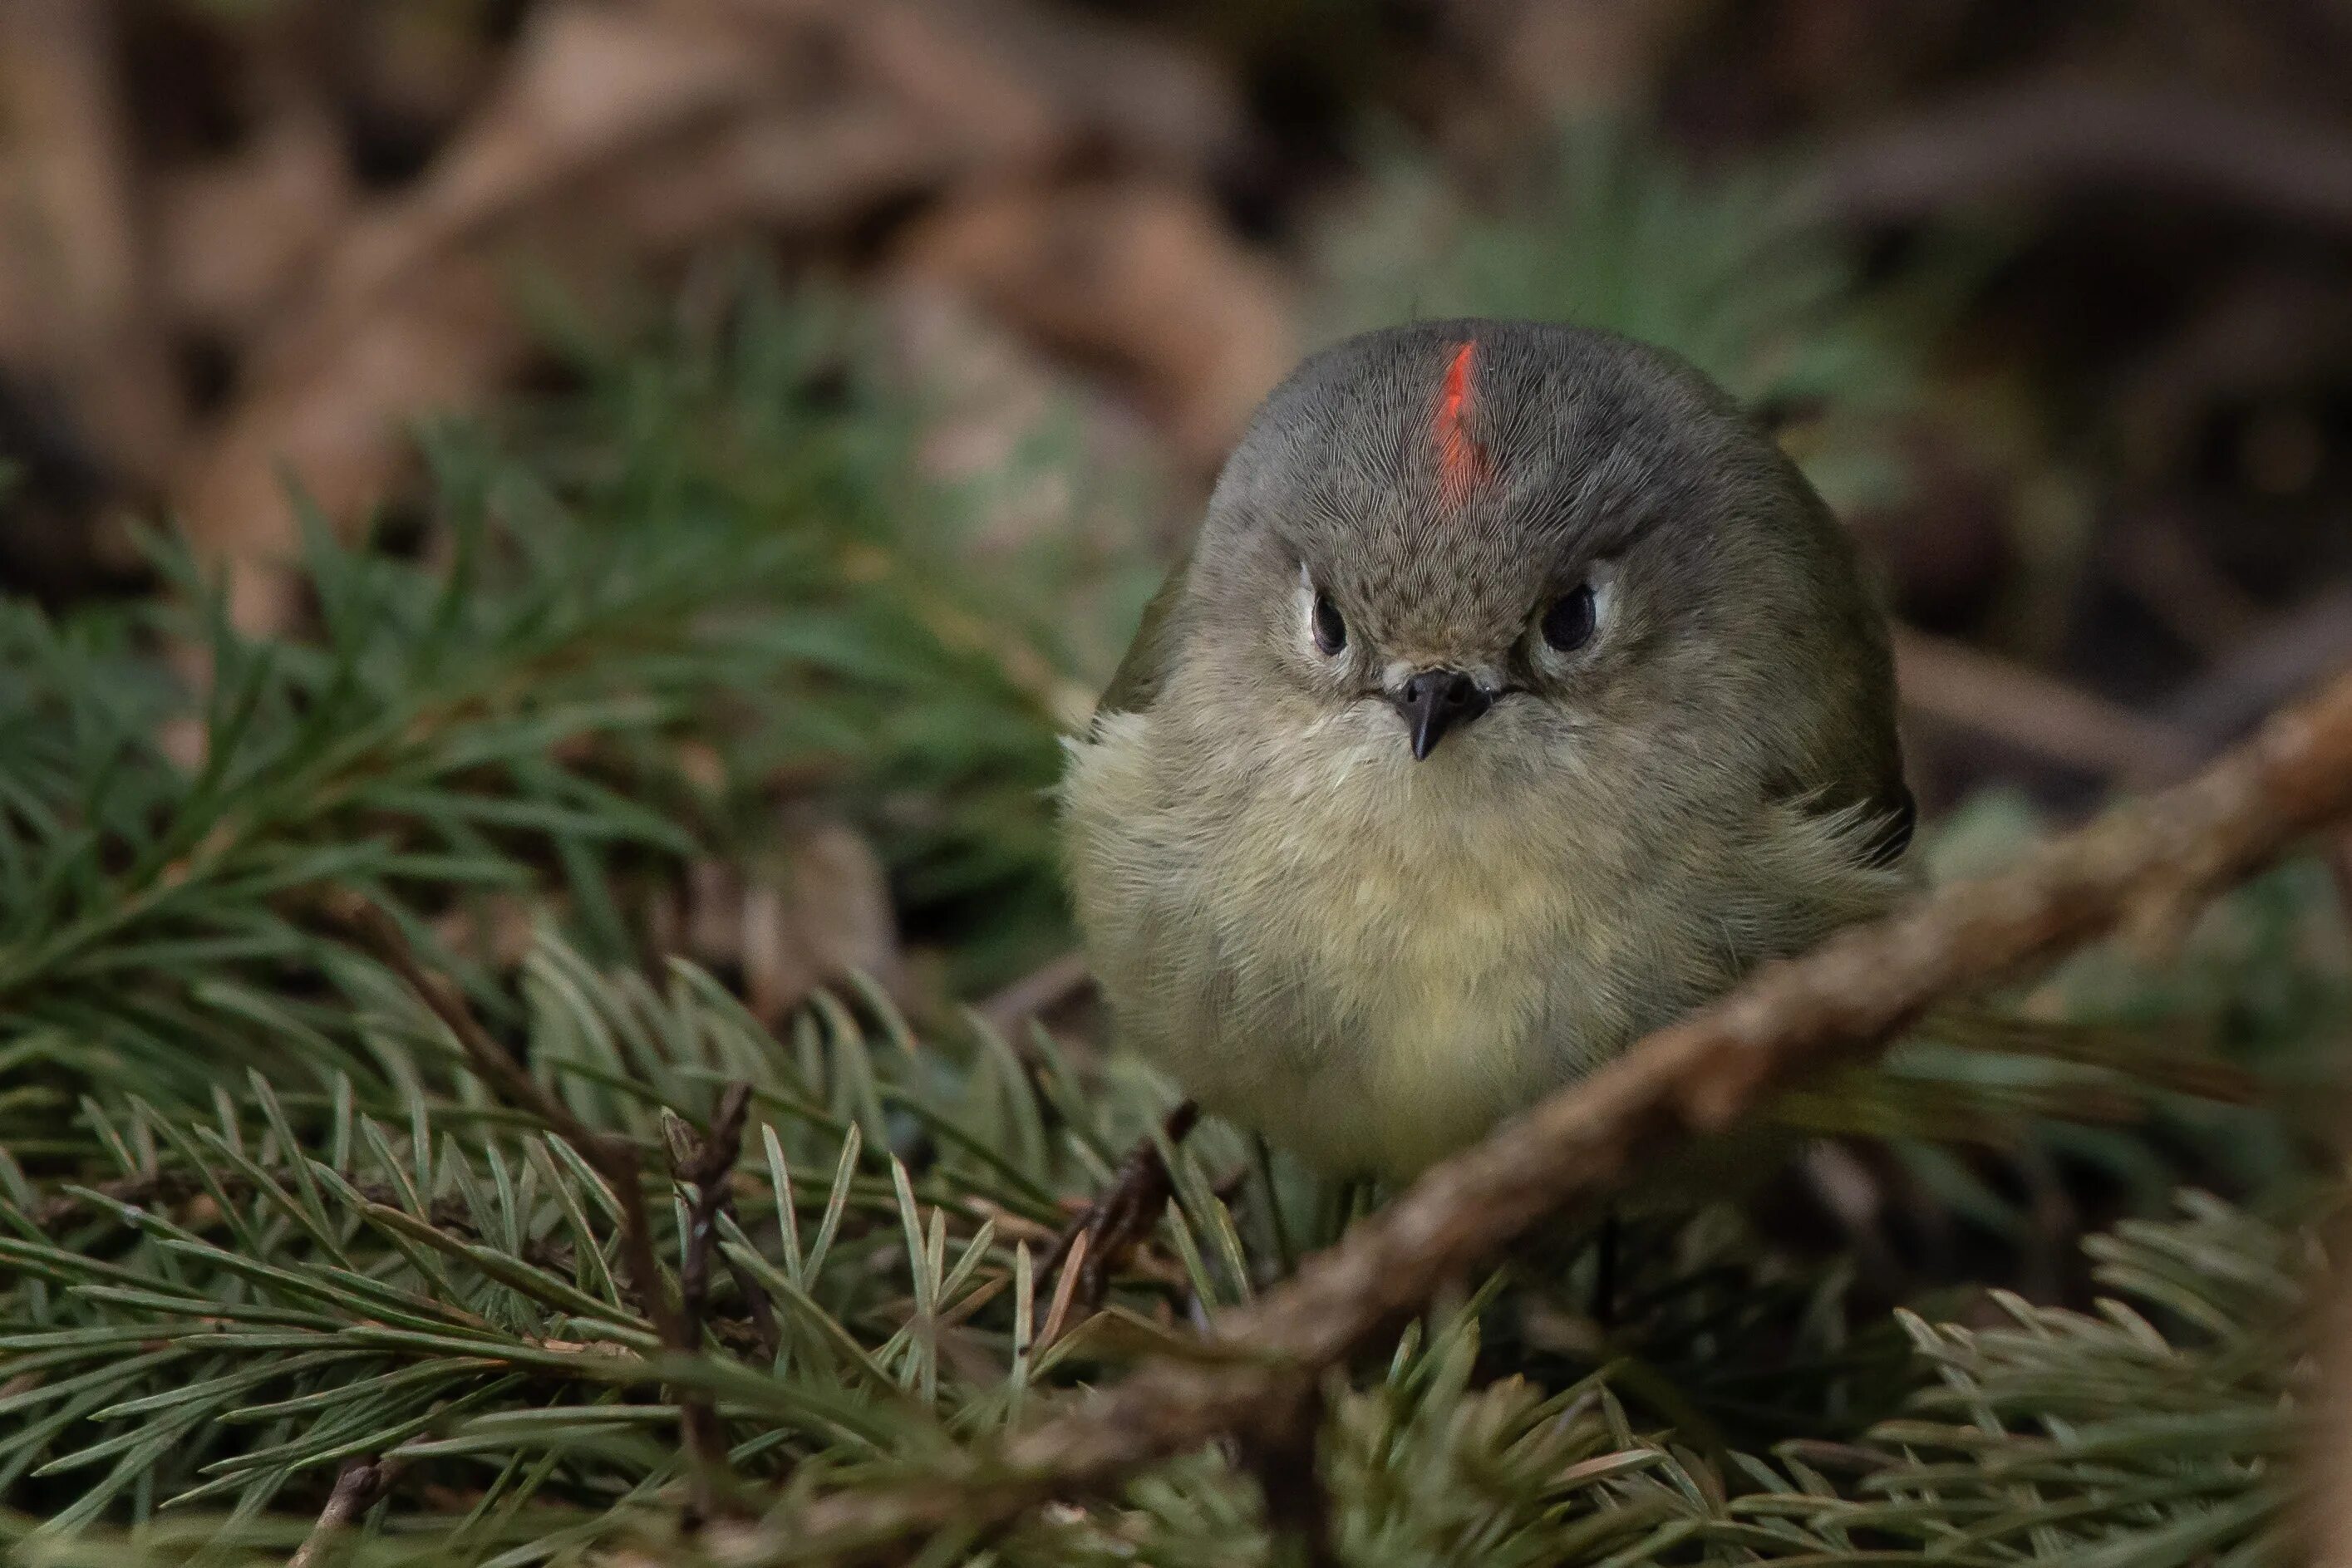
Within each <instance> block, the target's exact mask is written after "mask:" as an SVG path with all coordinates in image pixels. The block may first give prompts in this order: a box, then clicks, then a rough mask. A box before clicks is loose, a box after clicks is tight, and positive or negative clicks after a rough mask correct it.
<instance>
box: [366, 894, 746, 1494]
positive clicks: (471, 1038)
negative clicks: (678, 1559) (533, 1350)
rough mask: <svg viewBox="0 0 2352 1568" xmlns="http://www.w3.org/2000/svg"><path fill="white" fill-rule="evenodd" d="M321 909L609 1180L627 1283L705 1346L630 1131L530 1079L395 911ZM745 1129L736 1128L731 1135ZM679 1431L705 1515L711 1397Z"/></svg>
mask: <svg viewBox="0 0 2352 1568" xmlns="http://www.w3.org/2000/svg"><path fill="white" fill-rule="evenodd" d="M325 907H326V915H327V917H328V918H329V919H330V920H331V921H332V922H333V923H334V924H335V925H338V926H340V927H341V929H342V930H343V932H344V933H345V934H346V935H347V936H349V937H351V939H352V940H353V941H354V942H356V943H357V944H358V945H359V946H362V947H364V948H366V949H367V950H368V951H369V952H371V953H373V955H375V956H376V957H377V958H379V959H381V960H382V961H383V964H384V965H385V966H386V967H388V968H390V969H391V970H392V971H393V973H394V974H395V975H397V976H399V977H400V979H401V981H402V983H403V984H404V985H406V986H407V987H408V988H409V989H410V990H411V991H413V992H414V993H415V995H416V997H417V999H418V1000H420V1001H422V1002H423V1003H424V1004H425V1007H426V1008H427V1009H430V1010H431V1011H432V1013H433V1015H434V1016H435V1017H436V1018H437V1019H440V1020H441V1022H442V1023H443V1024H444V1025H445V1026H446V1028H447V1029H448V1030H449V1032H450V1034H451V1035H452V1036H454V1037H455V1038H456V1039H457V1043H458V1044H459V1045H460V1046H461V1047H463V1048H464V1050H465V1052H466V1059H467V1061H468V1062H469V1063H471V1065H472V1066H473V1069H474V1071H476V1072H478V1073H479V1074H480V1075H481V1076H482V1078H483V1080H484V1081H485V1082H488V1084H489V1085H490V1087H491V1088H492V1089H493V1090H495V1091H496V1092H498V1093H499V1095H500V1096H501V1097H502V1098H503V1099H505V1100H506V1101H507V1102H508V1103H509V1104H511V1105H514V1106H516V1107H517V1108H518V1109H520V1110H523V1111H527V1112H529V1113H530V1114H532V1115H534V1116H536V1117H538V1118H539V1119H540V1120H541V1121H542V1122H544V1123H545V1124H547V1125H548V1126H549V1127H551V1128H552V1129H553V1130H554V1131H555V1133H556V1134H557V1135H558V1136H559V1137H561V1138H562V1139H563V1140H564V1141H565V1142H566V1143H568V1144H570V1145H572V1147H573V1148H575V1149H578V1150H579V1151H580V1156H581V1158H583V1159H584V1160H586V1161H587V1162H588V1164H589V1166H591V1167H592V1168H593V1170H594V1171H595V1172H596V1174H597V1175H598V1176H602V1177H604V1181H605V1184H606V1185H607V1186H611V1187H612V1189H613V1196H614V1199H615V1200H616V1201H617V1202H618V1203H619V1205H620V1207H621V1258H622V1261H623V1263H624V1265H625V1268H626V1270H627V1271H628V1277H629V1286H630V1289H631V1290H632V1291H635V1294H636V1296H637V1299H638V1303H639V1305H640V1306H642V1307H643V1308H644V1310H645V1313H646V1317H648V1318H650V1319H651V1320H652V1321H653V1325H654V1332H655V1333H656V1335H657V1336H658V1337H659V1338H660V1340H661V1343H662V1345H663V1347H664V1348H665V1349H667V1350H668V1351H670V1352H672V1353H673V1354H678V1355H688V1356H691V1355H698V1354H701V1350H702V1335H701V1329H700V1325H699V1323H698V1322H694V1323H690V1322H689V1321H688V1315H687V1312H686V1311H685V1309H684V1307H683V1306H682V1305H681V1303H680V1302H679V1301H678V1300H677V1298H676V1297H674V1296H672V1295H671V1294H670V1290H669V1284H668V1281H667V1280H665V1279H664V1278H663V1276H662V1270H661V1263H660V1261H659V1259H658V1256H657V1254H656V1251H655V1248H654V1233H653V1220H652V1218H651V1217H650V1216H649V1215H648V1214H647V1213H646V1186H645V1168H644V1166H643V1163H642V1162H641V1161H640V1159H639V1158H638V1155H637V1150H636V1146H635V1145H634V1144H632V1143H631V1142H630V1141H629V1140H628V1139H627V1138H625V1137H622V1136H619V1135H617V1134H611V1133H600V1132H598V1131H596V1130H595V1129H594V1128H593V1127H591V1126H589V1125H588V1124H586V1123H585V1122H583V1121H582V1120H581V1119H580V1118H579V1117H578V1116H576V1115H574V1114H573V1113H572V1107H570V1106H569V1105H566V1104H565V1103H563V1099H562V1096H561V1095H559V1094H557V1093H556V1092H554V1091H553V1090H551V1089H550V1088H549V1087H548V1086H547V1085H545V1084H543V1083H541V1082H540V1081H539V1080H538V1079H536V1078H533V1077H532V1076H531V1075H530V1072H528V1071H525V1070H524V1068H523V1065H522V1063H521V1062H520V1061H516V1060H515V1059H514V1057H513V1055H512V1054H511V1053H510V1052H509V1051H507V1049H506V1048H505V1047H504V1046H502V1045H500V1044H499V1042H498V1040H496V1039H495V1038H494V1037H493V1036H492V1035H491V1034H490V1032H489V1030H487V1029H485V1028H484V1027H483V1026H482V1021H481V1019H478V1018H476V1017H475V1016H474V1009H472V1008H471V1007H470V1006H468V1005H467V1001H466V998H465V994H464V993H463V992H461V991H460V990H458V988H457V986H456V985H455V984H454V983H453V982H452V981H451V980H450V979H449V978H448V977H447V976H446V975H441V974H436V973H435V972H434V971H433V970H431V969H428V968H426V967H425V965H424V962H423V961H422V960H421V959H419V958H418V957H417V956H416V949H415V947H414V946H411V945H410V943H409V940H408V938H407V936H406V935H404V933H403V932H402V931H401V929H400V927H399V926H398V925H394V923H393V920H392V917H391V916H389V915H386V914H384V912H383V910H382V909H379V908H378V907H376V906H375V905H374V904H371V903H369V902H368V901H367V900H366V899H364V898H361V897H359V896H358V895H357V894H350V893H336V894H331V895H330V896H329V897H328V898H327V900H326V904H325ZM740 1136H741V1128H740V1124H739V1125H738V1127H737V1137H738V1138H739V1139H740ZM678 1433H679V1437H680V1438H681V1440H682V1442H683V1445H684V1448H685V1450H686V1461H687V1471H688V1477H689V1479H690V1481H691V1484H692V1488H693V1511H694V1514H695V1516H696V1517H697V1518H698V1519H702V1518H709V1516H710V1514H711V1512H712V1511H714V1510H715V1509H716V1507H717V1506H718V1504H719V1497H718V1490H719V1481H720V1479H721V1478H723V1477H724V1475H725V1474H726V1469H727V1441H726V1435H725V1433H723V1432H722V1431H720V1429H719V1416H718V1412H717V1411H716V1410H715V1409H714V1408H713V1407H712V1406H711V1403H710V1400H709V1396H706V1395H701V1394H696V1393H688V1392H687V1391H684V1390H681V1391H679V1394H678Z"/></svg>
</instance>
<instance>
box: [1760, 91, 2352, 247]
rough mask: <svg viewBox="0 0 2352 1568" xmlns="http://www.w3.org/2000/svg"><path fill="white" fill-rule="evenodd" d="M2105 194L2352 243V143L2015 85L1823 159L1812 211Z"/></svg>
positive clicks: (1882, 128) (1814, 180)
mask: <svg viewBox="0 0 2352 1568" xmlns="http://www.w3.org/2000/svg"><path fill="white" fill-rule="evenodd" d="M2095 187H2103V188H2105V189H2109V190H2123V191H2128V192H2132V193H2147V194H2148V195H2151V196H2156V197H2159V198H2162V199H2165V200H2168V201H2169V202H2171V203H2173V204H2176V205H2178V204H2180V203H2181V202H2183V201H2190V200H2201V201H2203V202H2207V203H2210V204H2214V205H2216V206H2221V207H2230V208H2235V209H2237V210H2240V211H2242V212H2247V213H2252V214H2255V215H2257V216H2260V217H2265V218H2273V219H2278V220H2283V221H2285V222H2289V223H2296V224H2301V225H2305V227H2308V228H2310V229H2313V230H2315V231H2317V232H2319V233H2322V234H2327V235H2346V234H2352V137H2347V136H2346V135H2345V134H2344V133H2343V132H2342V131H2341V130H2340V129H2339V128H2337V127H2336V126H2335V125H2333V124H2330V123H2327V122H2326V121H2324V120H2318V119H2315V118H2312V117H2307V116H2303V117H2298V116H2289V115H2284V114H2281V113H2278V112H2276V111H2274V110H2271V109H2269V108H2267V107H2261V106H2245V105H2239V104H2231V103H2225V102H2220V101H2216V100H2214V99H2207V98H2201V97H2196V96H2192V95H2188V94H2179V93H2167V92H2145V91H2135V90H2107V89H2096V88H2092V87H2086V86H2084V85H2081V84H2078V83H2073V82H2063V81H2040V82H2014V83H2010V84H2007V85H2004V86H2000V87H1995V88H1990V89H1986V90H1984V91H1982V92H1979V93H1977V94H1975V95H1973V96H1970V97H1967V98H1961V99H1954V100H1952V101H1950V102H1948V103H1947V104H1944V105H1942V106H1941V107H1939V108H1936V109H1932V110H1927V111H1925V112H1923V113H1920V114H1917V115H1915V116H1913V117H1911V118H1908V119H1904V120H1894V121H1891V122H1888V123H1885V124H1880V125H1874V126H1871V127H1869V128H1868V129H1867V130H1866V131H1864V133H1863V134H1862V135H1860V136H1858V137H1856V138H1854V139H1853V141H1852V142H1850V143H1848V144H1847V145H1845V146H1843V147H1838V148H1832V149H1830V150H1829V151H1828V152H1825V153H1824V154H1823V155H1822V158H1821V159H1820V160H1819V162H1818V167H1817V169H1816V171H1815V172H1814V173H1813V175H1812V176H1811V183H1810V185H1809V188H1808V189H1807V191H1806V192H1805V196H1806V198H1807V201H1806V205H1807V207H1808V208H1809V210H1810V211H1811V212H1813V213H1816V214H1821V215H1822V216H1825V217H1830V218H1835V219H1843V220H1844V221H1847V222H1857V223H1886V222H1896V221H1906V220H1910V219H1915V218H1918V217H1922V216H1933V215H1938V214H1944V213H1947V212H1949V211H1950V210H1952V209H1953V208H1955V207H1958V206H1960V205H1962V204H1967V203H1969V202H1975V201H1985V200H1999V199H2004V198H2008V199H2014V198H2017V197H2020V196H2023V197H2027V198H2033V197H2043V198H2047V197H2055V196H2063V195H2066V194H2070V193H2075V192H2079V191H2082V190H2084V189H2088V188H2095Z"/></svg>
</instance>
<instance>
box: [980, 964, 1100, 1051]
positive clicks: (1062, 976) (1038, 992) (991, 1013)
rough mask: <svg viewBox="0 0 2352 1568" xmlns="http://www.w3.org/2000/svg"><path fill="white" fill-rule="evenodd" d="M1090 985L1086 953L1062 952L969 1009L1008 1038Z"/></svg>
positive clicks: (1092, 982)
mask: <svg viewBox="0 0 2352 1568" xmlns="http://www.w3.org/2000/svg"><path fill="white" fill-rule="evenodd" d="M1093 984H1094V975H1093V973H1092V972H1091V971H1090V970H1088V969H1087V956H1086V955H1085V954H1084V953H1079V952H1075V951H1074V952H1069V953H1063V954H1059V955H1057V956H1054V957H1051V958H1048V959H1046V960H1045V962H1044V963H1043V964H1040V965H1038V966H1037V967H1035V968H1034V969H1032V970H1030V971H1029V972H1028V973H1027V974H1025V975H1024V976H1022V977H1020V978H1019V979H1017V980H1015V981H1013V983H1012V984H1011V985H1009V986H1006V987H1005V988H1003V990H1000V991H998V992H997V993H996V994H995V995H994V996H992V997H990V998H988V999H987V1000H986V1001H984V1002H982V1003H981V1004H980V1006H979V1007H978V1008H976V1009H973V1010H974V1011H976V1012H978V1013H979V1014H980V1016H981V1018H982V1019H983V1020H985V1021H986V1022H987V1024H988V1027H989V1028H991V1029H992V1030H995V1031H996V1032H997V1033H999V1034H1001V1035H1003V1036H1004V1037H1005V1038H1007V1039H1008V1040H1009V1039H1011V1038H1013V1033H1014V1031H1015V1030H1019V1029H1020V1027H1021V1026H1022V1025H1023V1024H1024V1023H1027V1022H1028V1021H1029V1020H1030V1019H1033V1018H1038V1017H1041V1016H1043V1015H1045V1014H1046V1013H1050V1012H1052V1011H1054V1010H1055V1009H1056V1008H1059V1007H1062V1006H1063V1005H1065V1004H1066V1003H1068V1002H1070V1001H1073V1000H1075V999H1076V998H1078V997H1079V996H1080V995H1082V994H1084V993H1085V991H1086V990H1087V988H1088V987H1090V986H1092V985H1093Z"/></svg>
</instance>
